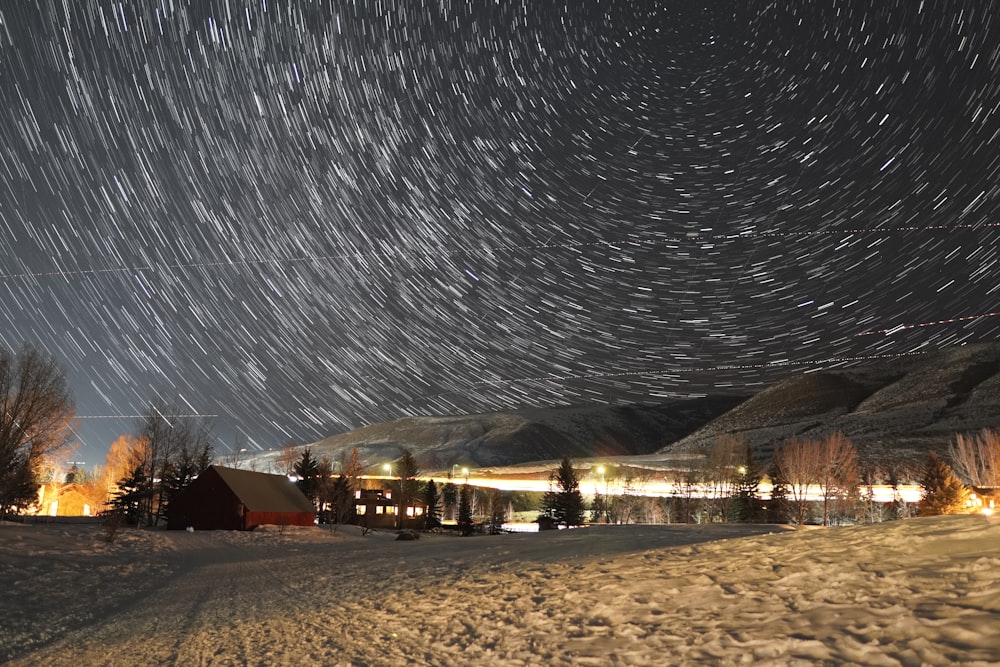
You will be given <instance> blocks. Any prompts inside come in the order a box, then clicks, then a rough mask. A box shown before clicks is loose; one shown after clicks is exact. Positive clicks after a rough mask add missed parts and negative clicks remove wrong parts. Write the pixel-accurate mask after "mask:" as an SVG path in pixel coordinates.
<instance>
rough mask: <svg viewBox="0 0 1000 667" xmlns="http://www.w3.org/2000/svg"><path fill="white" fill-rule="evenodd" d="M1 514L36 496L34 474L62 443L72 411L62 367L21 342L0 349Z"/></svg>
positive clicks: (64, 442) (2, 516)
mask: <svg viewBox="0 0 1000 667" xmlns="http://www.w3.org/2000/svg"><path fill="white" fill-rule="evenodd" d="M0 407H2V408H3V412H2V414H0V519H2V518H4V517H5V516H6V515H7V513H8V512H10V511H12V510H16V509H19V508H23V507H27V506H28V505H30V504H31V502H32V501H33V500H34V499H35V498H36V493H37V489H38V480H37V473H38V470H39V468H40V467H41V465H42V462H43V460H44V458H45V457H46V456H47V455H51V454H53V453H54V452H55V451H57V450H58V449H60V448H61V447H63V446H65V445H66V444H67V442H68V438H69V435H70V433H71V428H70V422H71V420H72V419H73V416H74V406H73V399H72V397H71V396H70V391H69V386H68V384H67V383H66V377H65V376H64V375H63V372H62V369H61V368H60V367H59V365H58V364H57V363H56V362H55V360H54V359H52V358H51V357H50V356H48V355H46V354H44V353H42V352H40V351H38V350H36V349H34V348H32V347H28V346H25V347H24V348H22V349H21V351H20V352H19V353H18V354H17V355H16V356H15V355H13V354H12V353H11V352H10V351H9V350H6V349H0Z"/></svg>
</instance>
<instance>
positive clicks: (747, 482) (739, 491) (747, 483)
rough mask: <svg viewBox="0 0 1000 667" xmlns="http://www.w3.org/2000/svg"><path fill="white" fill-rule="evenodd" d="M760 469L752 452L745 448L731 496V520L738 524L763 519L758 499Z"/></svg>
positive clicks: (761, 506)
mask: <svg viewBox="0 0 1000 667" xmlns="http://www.w3.org/2000/svg"><path fill="white" fill-rule="evenodd" d="M760 479H761V475H760V468H758V467H757V463H756V462H755V461H754V459H753V450H751V449H750V447H749V446H746V450H745V452H744V454H743V463H742V464H741V465H740V466H739V467H738V468H737V469H736V478H735V483H734V486H735V493H734V495H733V520H734V521H737V522H739V523H759V522H761V521H763V519H764V513H765V509H764V503H763V502H762V501H761V499H760Z"/></svg>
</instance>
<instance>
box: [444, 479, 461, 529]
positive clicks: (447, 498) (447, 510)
mask: <svg viewBox="0 0 1000 667" xmlns="http://www.w3.org/2000/svg"><path fill="white" fill-rule="evenodd" d="M441 499H442V500H443V501H444V518H446V519H453V518H454V517H455V508H456V506H457V505H458V487H457V486H455V484H454V483H453V482H452V481H451V480H450V479H449V480H448V482H447V483H445V485H444V487H443V488H442V489H441Z"/></svg>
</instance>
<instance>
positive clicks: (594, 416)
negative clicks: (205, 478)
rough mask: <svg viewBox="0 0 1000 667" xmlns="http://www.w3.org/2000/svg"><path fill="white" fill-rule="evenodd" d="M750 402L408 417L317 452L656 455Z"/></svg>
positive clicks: (510, 457)
mask: <svg viewBox="0 0 1000 667" xmlns="http://www.w3.org/2000/svg"><path fill="white" fill-rule="evenodd" d="M744 399H745V397H744V396H709V397H703V398H693V399H688V400H681V401H673V402H670V403H665V404H657V405H638V404H632V405H586V406H571V407H561V408H531V409H524V410H516V411H511V412H490V413H484V414H476V415H464V416H448V417H405V418H402V419H397V420H395V421H391V422H384V423H380V424H372V425H370V426H365V427H363V428H359V429H355V430H353V431H349V432H347V433H341V434H338V435H334V436H331V437H329V438H325V439H323V440H320V441H319V442H315V443H313V444H311V445H309V447H310V449H311V450H312V452H313V454H314V455H315V456H317V457H321V456H329V457H330V458H331V459H332V460H336V458H337V455H338V454H339V453H340V452H341V451H349V450H350V449H351V448H352V447H357V448H358V452H359V454H360V455H361V459H362V460H364V461H367V462H369V463H372V462H376V461H391V460H394V459H396V458H398V457H399V456H400V453H401V452H402V450H403V448H404V447H405V448H408V449H409V450H410V451H411V452H413V454H414V456H415V457H416V459H417V463H418V464H419V465H420V467H421V468H423V469H425V470H444V469H447V468H450V467H452V466H454V465H460V466H469V467H477V468H483V467H489V466H505V465H515V464H518V463H526V462H531V461H542V460H551V459H558V458H561V457H563V456H566V455H569V456H571V457H574V458H587V457H598V456H601V457H607V456H636V455H642V454H650V453H652V452H655V451H656V450H657V449H659V448H660V447H662V446H663V444H664V443H665V442H672V441H674V440H677V439H678V438H681V437H683V436H685V435H687V434H689V433H691V432H692V431H694V430H695V429H697V428H699V427H700V426H702V425H703V424H705V423H706V422H708V421H709V420H711V419H713V418H715V417H718V416H719V415H722V414H723V413H725V412H726V411H728V410H730V409H731V408H733V407H734V406H735V405H737V404H738V403H739V402H740V401H742V400H744Z"/></svg>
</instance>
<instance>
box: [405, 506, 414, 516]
mask: <svg viewBox="0 0 1000 667" xmlns="http://www.w3.org/2000/svg"><path fill="white" fill-rule="evenodd" d="M413 509H414V508H412V507H407V508H406V516H413Z"/></svg>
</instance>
